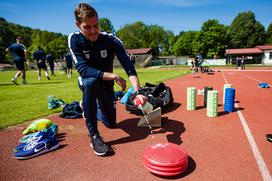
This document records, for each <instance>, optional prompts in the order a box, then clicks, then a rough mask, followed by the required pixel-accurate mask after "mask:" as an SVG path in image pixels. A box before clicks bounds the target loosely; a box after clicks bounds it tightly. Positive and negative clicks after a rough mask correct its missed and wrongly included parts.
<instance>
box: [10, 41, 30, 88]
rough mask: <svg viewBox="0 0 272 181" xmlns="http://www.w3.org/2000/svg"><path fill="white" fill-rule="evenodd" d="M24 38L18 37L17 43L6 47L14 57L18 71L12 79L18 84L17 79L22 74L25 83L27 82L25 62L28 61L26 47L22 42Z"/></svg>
mask: <svg viewBox="0 0 272 181" xmlns="http://www.w3.org/2000/svg"><path fill="white" fill-rule="evenodd" d="M22 41H23V39H22V38H21V37H17V38H16V43H13V44H12V45H11V46H10V47H8V48H7V49H6V52H11V53H12V55H13V58H14V64H15V66H16V68H17V69H18V71H17V72H16V74H15V76H14V78H12V79H11V81H12V82H13V83H14V84H16V85H18V83H17V79H18V77H19V76H20V75H22V79H23V82H22V83H23V84H27V82H26V70H25V62H26V59H25V57H26V48H25V46H24V45H23V44H22Z"/></svg>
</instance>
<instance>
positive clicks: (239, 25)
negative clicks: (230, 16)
mask: <svg viewBox="0 0 272 181" xmlns="http://www.w3.org/2000/svg"><path fill="white" fill-rule="evenodd" d="M227 35H228V36H229V38H230V42H229V47H231V48H248V47H254V46H256V45H260V44H263V43H264V42H265V28H264V26H263V25H262V24H261V23H260V22H258V21H256V19H255V15H254V13H253V12H251V11H248V12H242V13H239V14H238V15H237V16H236V17H235V18H234V20H233V21H232V23H231V25H230V26H229V28H228V32H227Z"/></svg>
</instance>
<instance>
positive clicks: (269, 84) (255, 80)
mask: <svg viewBox="0 0 272 181" xmlns="http://www.w3.org/2000/svg"><path fill="white" fill-rule="evenodd" d="M239 73H240V75H242V76H244V77H247V78H249V79H251V80H255V81H257V82H259V83H260V82H263V81H260V80H258V79H255V78H253V77H251V76H248V75H245V74H242V73H241V72H239ZM268 85H269V87H271V85H270V84H268Z"/></svg>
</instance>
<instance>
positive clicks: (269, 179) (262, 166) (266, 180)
mask: <svg viewBox="0 0 272 181" xmlns="http://www.w3.org/2000/svg"><path fill="white" fill-rule="evenodd" d="M222 74H223V77H224V80H225V82H226V84H227V83H228V82H227V79H226V77H225V75H224V73H223V72H222ZM235 108H239V105H238V104H237V103H235ZM237 114H238V117H239V119H240V121H241V124H242V126H243V128H244V131H245V134H246V137H247V139H248V142H249V144H250V148H251V150H252V152H253V155H254V157H255V160H256V162H257V165H258V167H259V170H260V172H261V174H262V177H263V180H264V181H272V177H271V175H270V172H269V170H268V168H267V166H266V164H265V162H264V160H263V157H262V155H261V152H260V151H259V148H258V146H257V144H256V141H255V140H254V137H253V135H252V134H251V131H250V129H249V127H248V124H247V121H246V119H245V117H244V115H243V113H242V112H241V111H239V110H238V111H237Z"/></svg>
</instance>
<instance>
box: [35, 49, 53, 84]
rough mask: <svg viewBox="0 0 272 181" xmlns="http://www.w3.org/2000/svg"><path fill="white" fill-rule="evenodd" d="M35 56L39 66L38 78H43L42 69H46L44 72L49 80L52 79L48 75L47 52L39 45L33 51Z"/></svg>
mask: <svg viewBox="0 0 272 181" xmlns="http://www.w3.org/2000/svg"><path fill="white" fill-rule="evenodd" d="M33 58H34V59H35V60H36V61H37V67H38V80H41V79H42V76H41V71H42V69H43V70H44V74H45V76H46V78H47V79H48V80H50V77H49V76H48V72H47V66H46V63H45V53H44V51H43V49H42V48H41V47H38V49H37V50H36V51H34V53H33Z"/></svg>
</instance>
